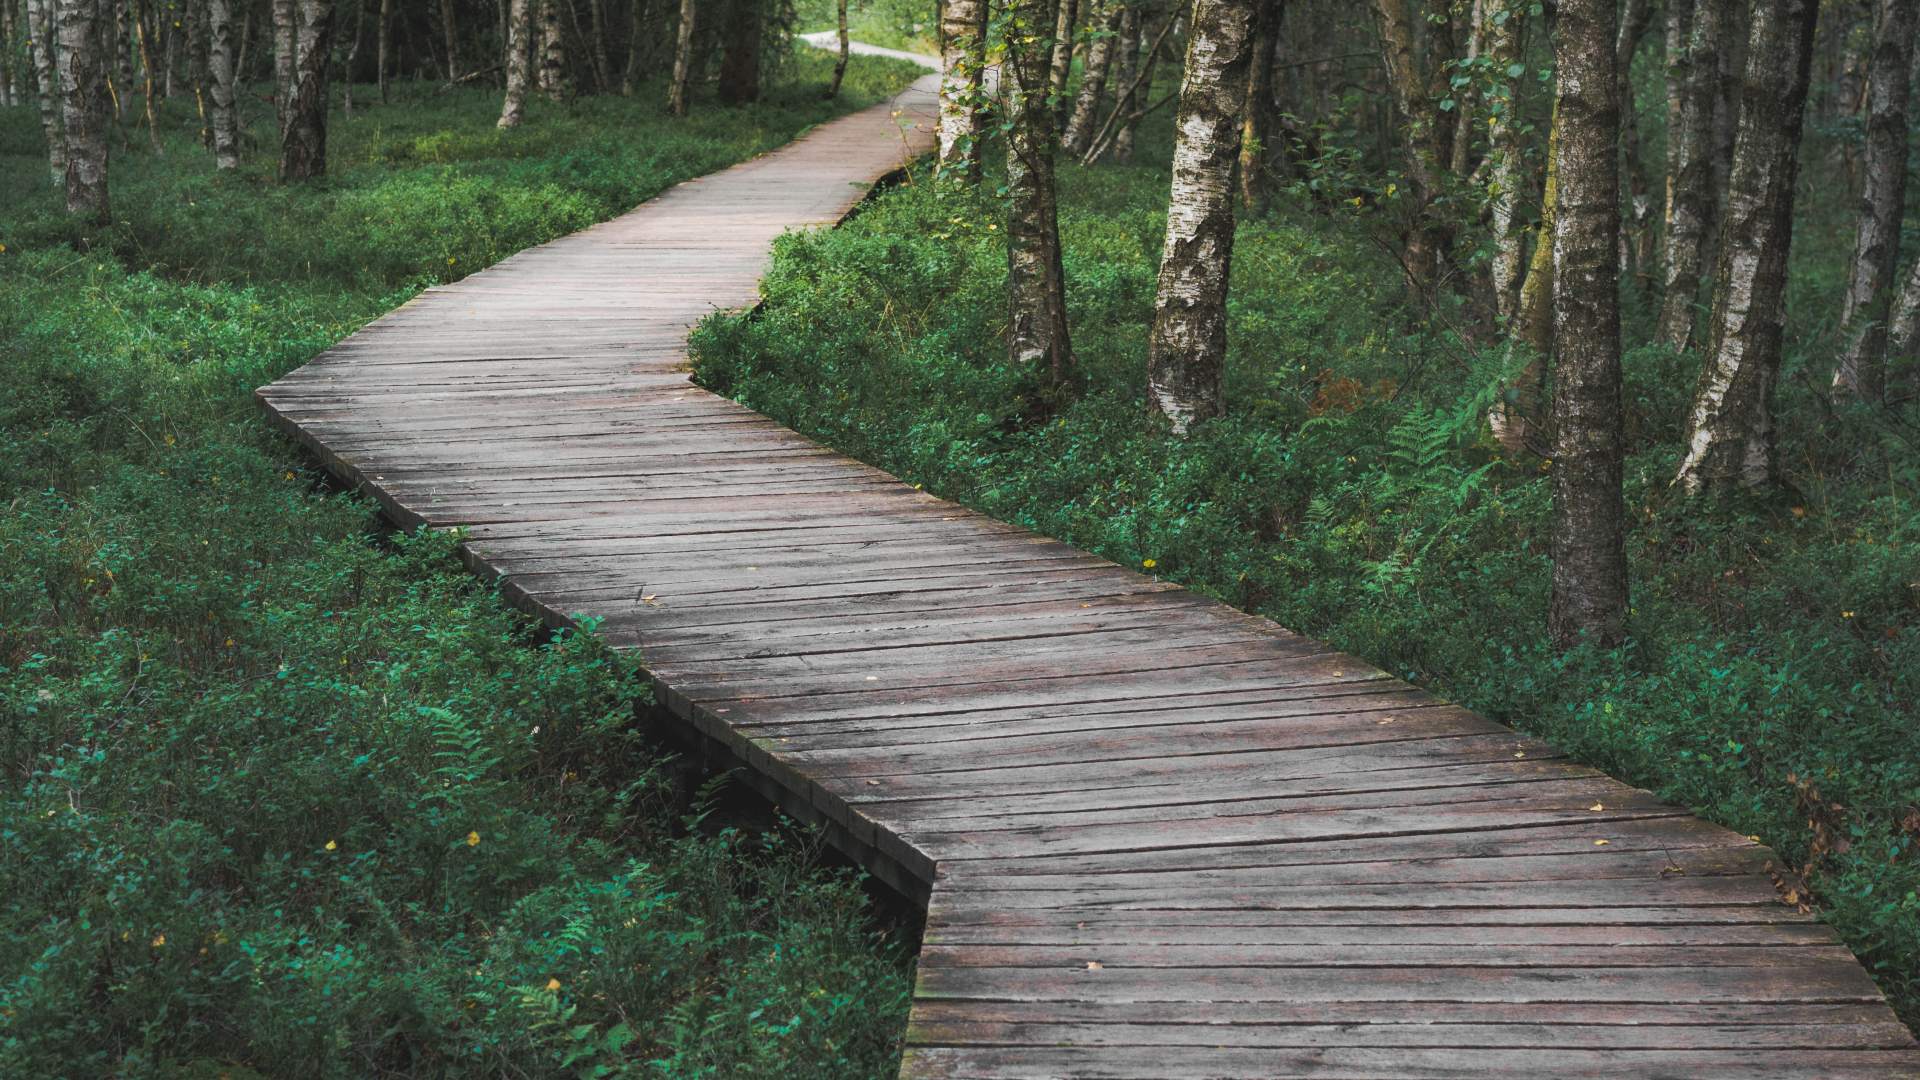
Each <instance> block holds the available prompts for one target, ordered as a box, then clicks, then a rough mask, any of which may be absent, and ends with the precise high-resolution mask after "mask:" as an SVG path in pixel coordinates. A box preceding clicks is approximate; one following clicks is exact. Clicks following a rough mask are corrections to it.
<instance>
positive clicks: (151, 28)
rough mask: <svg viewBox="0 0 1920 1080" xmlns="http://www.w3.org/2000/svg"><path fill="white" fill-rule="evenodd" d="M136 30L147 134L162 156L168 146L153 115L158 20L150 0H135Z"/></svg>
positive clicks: (158, 155)
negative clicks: (142, 77)
mask: <svg viewBox="0 0 1920 1080" xmlns="http://www.w3.org/2000/svg"><path fill="white" fill-rule="evenodd" d="M133 17H134V32H135V35H136V36H137V37H138V39H139V42H140V73H141V75H142V76H144V77H145V86H144V87H143V90H142V92H143V94H144V100H145V102H146V110H147V134H148V136H149V137H150V138H151V139H152V142H153V153H154V156H155V157H160V156H162V155H164V154H165V153H166V152H167V148H166V147H165V146H163V145H162V144H161V142H160V125H159V123H158V122H156V121H155V119H154V115H153V95H154V86H153V38H154V34H155V32H156V30H157V27H158V20H157V19H155V18H154V17H153V4H152V3H151V2H150V0H135V2H134V8H133Z"/></svg>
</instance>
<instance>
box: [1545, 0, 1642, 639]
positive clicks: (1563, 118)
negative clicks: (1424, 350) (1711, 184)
mask: <svg viewBox="0 0 1920 1080" xmlns="http://www.w3.org/2000/svg"><path fill="white" fill-rule="evenodd" d="M1618 23H1619V15H1618V11H1617V9H1616V8H1615V6H1614V0H1561V3H1560V11H1559V20H1558V25H1557V26H1556V27H1555V29H1554V43H1553V57H1554V68H1555V74H1556V90H1555V95H1554V112H1555V127H1556V135H1557V138H1556V140H1555V141H1556V146H1555V149H1554V163H1555V170H1554V171H1555V177H1554V181H1555V185H1556V190H1555V194H1554V211H1553V213H1554V218H1553V236H1552V241H1551V243H1552V245H1553V270H1554V293H1555V295H1554V351H1553V379H1554V387H1553V421H1554V452H1553V592H1552V598H1551V600H1550V602H1549V605H1548V608H1547V630H1548V632H1549V633H1550V634H1551V635H1552V636H1553V638H1554V640H1555V641H1556V642H1558V643H1559V644H1560V645H1561V647H1563V648H1570V647H1572V646H1573V645H1576V644H1578V643H1580V642H1581V641H1589V642H1592V643H1593V644H1595V645H1597V646H1600V647H1602V648H1611V647H1613V646H1616V645H1618V644H1620V642H1621V639H1622V637H1623V635H1624V630H1625V623H1626V616H1627V549H1626V536H1627V534H1626V512H1625V506H1624V505H1623V498H1622V495H1621V468H1622V461H1621V453H1622V447H1621V413H1620V396H1621V395H1620V276H1619V255H1618V248H1619V242H1620V168H1619V146H1620V111H1621V106H1622V102H1621V99H1620V88H1619V81H1618V79H1617V78H1616V72H1617V69H1618V62H1619V57H1620V53H1621V52H1623V51H1624V44H1623V43H1622V42H1620V41H1618V40H1616V35H1617V32H1618V29H1619V26H1618Z"/></svg>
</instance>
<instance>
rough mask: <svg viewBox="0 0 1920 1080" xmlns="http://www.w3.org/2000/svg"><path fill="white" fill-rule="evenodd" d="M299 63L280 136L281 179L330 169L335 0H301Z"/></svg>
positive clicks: (313, 175)
mask: <svg viewBox="0 0 1920 1080" xmlns="http://www.w3.org/2000/svg"><path fill="white" fill-rule="evenodd" d="M300 14H301V20H300V37H299V43H300V46H299V47H300V54H299V55H300V66H299V67H298V68H297V69H295V76H294V79H295V82H294V90H293V109H292V110H291V112H290V114H289V116H288V118H287V130H286V133H285V134H283V135H282V136H281V137H280V179H282V180H306V179H309V178H311V177H315V176H325V175H326V172H327V105H328V98H329V97H330V96H331V95H330V93H329V76H330V75H331V73H332V68H333V16H334V6H333V0H301V2H300Z"/></svg>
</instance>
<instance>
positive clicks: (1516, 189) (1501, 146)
mask: <svg viewBox="0 0 1920 1080" xmlns="http://www.w3.org/2000/svg"><path fill="white" fill-rule="evenodd" d="M1485 14H1486V18H1487V23H1488V26H1487V29H1486V37H1487V44H1486V59H1487V64H1488V67H1489V68H1490V69H1491V70H1492V71H1493V73H1494V79H1496V80H1497V81H1496V82H1495V83H1494V84H1493V85H1492V86H1491V87H1490V88H1489V90H1488V93H1487V95H1486V101H1485V103H1484V106H1483V107H1484V108H1485V109H1486V112H1487V142H1488V144H1489V146H1488V154H1487V159H1486V161H1485V162H1483V163H1482V165H1483V166H1484V167H1485V168H1486V169H1487V203H1488V209H1489V211H1490V212H1491V218H1492V221H1491V223H1492V226H1493V242H1494V252H1493V258H1492V260H1490V265H1489V266H1488V274H1489V276H1490V277H1491V279H1492V284H1493V298H1494V309H1495V311H1496V312H1497V313H1498V315H1499V318H1500V320H1501V322H1502V323H1504V324H1506V325H1507V326H1508V327H1509V328H1511V326H1512V324H1513V320H1514V318H1515V316H1516V314H1517V311H1518V308H1519V305H1520V287H1521V285H1522V284H1523V283H1524V282H1525V281H1526V270H1527V233H1526V230H1525V229H1522V228H1521V227H1520V223H1519V221H1518V220H1517V219H1518V217H1519V212H1520V193H1521V190H1522V189H1523V188H1524V187H1525V185H1526V133H1525V131H1524V130H1523V124H1522V122H1521V116H1520V90H1521V88H1522V87H1523V86H1524V85H1525V82H1524V79H1525V74H1526V73H1525V71H1524V70H1522V71H1521V72H1519V73H1515V72H1514V71H1513V68H1515V67H1516V66H1518V60H1519V56H1520V34H1521V30H1522V27H1523V26H1524V23H1523V21H1522V20H1523V19H1524V17H1525V16H1523V15H1522V14H1521V12H1520V11H1518V10H1515V9H1514V8H1512V7H1510V6H1508V5H1506V4H1505V3H1503V2H1501V0H1489V2H1488V4H1487V7H1486V11H1485Z"/></svg>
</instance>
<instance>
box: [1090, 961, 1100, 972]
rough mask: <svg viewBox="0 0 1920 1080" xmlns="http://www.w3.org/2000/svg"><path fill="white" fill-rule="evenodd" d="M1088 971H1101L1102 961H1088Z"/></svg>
mask: <svg viewBox="0 0 1920 1080" xmlns="http://www.w3.org/2000/svg"><path fill="white" fill-rule="evenodd" d="M1087 970H1088V971H1099V970H1100V961H1098V960H1089V961H1087Z"/></svg>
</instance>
